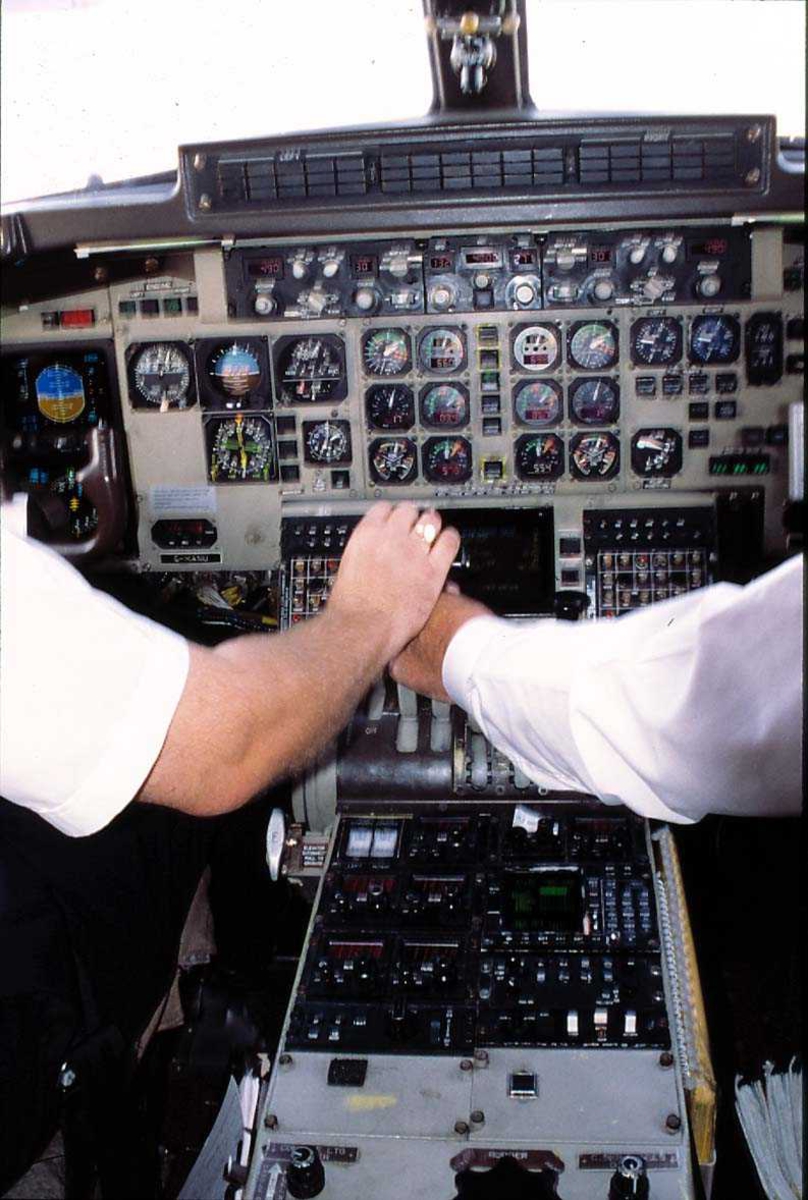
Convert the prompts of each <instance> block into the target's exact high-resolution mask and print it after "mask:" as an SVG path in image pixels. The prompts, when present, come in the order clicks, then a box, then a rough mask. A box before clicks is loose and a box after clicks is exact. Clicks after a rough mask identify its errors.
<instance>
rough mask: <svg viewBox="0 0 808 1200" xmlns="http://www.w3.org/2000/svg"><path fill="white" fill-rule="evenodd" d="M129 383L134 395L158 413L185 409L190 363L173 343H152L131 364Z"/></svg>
mask: <svg viewBox="0 0 808 1200" xmlns="http://www.w3.org/2000/svg"><path fill="white" fill-rule="evenodd" d="M131 371H132V381H133V383H134V388H135V391H136V393H137V395H138V396H139V397H140V398H141V400H145V402H146V403H147V404H153V405H154V406H155V407H156V408H159V409H160V412H165V411H166V409H169V408H187V407H188V406H189V404H192V403H193V397H192V396H191V363H190V360H189V359H188V357H187V356H186V354H185V351H184V350H183V349H181V348H180V347H179V346H178V345H177V344H176V343H175V342H153V343H152V344H151V345H150V346H144V347H143V348H142V349H141V350H140V351H139V352H138V353H137V354H136V355H135V358H134V360H133V362H132V367H131Z"/></svg>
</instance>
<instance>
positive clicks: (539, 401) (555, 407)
mask: <svg viewBox="0 0 808 1200" xmlns="http://www.w3.org/2000/svg"><path fill="white" fill-rule="evenodd" d="M513 414H514V416H515V417H516V420H517V421H518V422H519V423H520V425H553V424H555V422H556V421H557V420H558V419H559V417H560V416H561V388H560V387H559V385H558V384H557V383H553V382H552V381H551V380H549V379H547V380H544V379H536V380H532V379H531V380H528V381H527V382H525V383H523V384H521V385H520V386H519V388H518V389H517V391H516V393H515V395H514V398H513Z"/></svg>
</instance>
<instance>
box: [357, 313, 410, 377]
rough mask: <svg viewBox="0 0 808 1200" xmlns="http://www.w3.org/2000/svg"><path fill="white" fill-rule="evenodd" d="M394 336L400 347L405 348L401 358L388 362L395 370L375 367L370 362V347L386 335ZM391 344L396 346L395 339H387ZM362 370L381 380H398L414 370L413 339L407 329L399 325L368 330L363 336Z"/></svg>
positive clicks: (391, 359) (381, 326)
mask: <svg viewBox="0 0 808 1200" xmlns="http://www.w3.org/2000/svg"><path fill="white" fill-rule="evenodd" d="M389 334H394V335H396V340H397V342H398V345H399V346H400V347H402V348H403V350H404V354H403V357H401V358H392V357H391V358H390V359H389V360H386V361H387V362H388V363H389V365H390V366H391V368H392V367H395V369H390V370H386V369H385V366H384V365H382V366H381V367H378V366H377V367H374V366H373V365H372V363H371V362H370V361H369V360H368V355H369V347H371V346H372V345H373V343H374V342H375V341H379V340H382V339H384V337H385V335H389ZM387 341H388V343H389V344H395V340H394V339H393V338H389V337H388V338H387ZM362 370H363V371H364V373H365V374H366V375H370V376H372V377H374V378H379V379H398V378H399V377H400V376H401V375H406V374H407V373H408V372H409V371H411V370H412V338H411V337H410V335H409V333H408V332H407V330H406V329H402V328H401V327H400V326H398V325H380V326H379V327H378V328H376V329H368V330H367V331H366V332H365V333H364V334H363V335H362Z"/></svg>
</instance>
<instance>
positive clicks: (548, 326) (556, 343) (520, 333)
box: [511, 321, 562, 375]
mask: <svg viewBox="0 0 808 1200" xmlns="http://www.w3.org/2000/svg"><path fill="white" fill-rule="evenodd" d="M537 334H542V335H543V336H544V337H545V338H546V339H547V341H549V342H550V343H551V345H552V347H553V351H552V353H551V354H550V356H549V357H548V359H547V361H546V362H540V363H530V362H527V361H526V360H525V345H526V343H527V341H528V339H529V338H530V337H535V336H536V335H537ZM561 354H562V337H561V328H560V326H559V325H557V324H555V323H550V322H539V321H531V322H529V323H525V324H522V325H515V326H514V327H513V329H512V331H511V367H512V369H513V370H514V371H529V372H530V374H531V375H539V374H541V373H543V372H545V371H553V370H555V368H556V367H558V366H560V364H561Z"/></svg>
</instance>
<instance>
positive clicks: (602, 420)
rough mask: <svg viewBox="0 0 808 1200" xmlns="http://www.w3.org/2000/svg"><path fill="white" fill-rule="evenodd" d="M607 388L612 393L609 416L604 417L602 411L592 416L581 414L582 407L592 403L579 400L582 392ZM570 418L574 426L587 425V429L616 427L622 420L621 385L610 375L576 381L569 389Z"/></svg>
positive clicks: (587, 377)
mask: <svg viewBox="0 0 808 1200" xmlns="http://www.w3.org/2000/svg"><path fill="white" fill-rule="evenodd" d="M593 386H594V387H595V388H598V387H605V388H606V389H607V390H608V392H609V393H610V401H611V403H610V407H609V408H608V410H607V414H606V415H605V416H604V415H603V413H602V410H599V411H598V412H596V413H593V414H592V415H591V416H584V415H583V413H582V412H581V406H582V405H584V404H586V403H592V401H591V400H590V401H587V400H582V399H579V397H580V395H581V393H582V392H587V391H589V390H590V389H591V388H592V387H593ZM567 395H568V403H569V417H570V420H571V421H572V422H573V424H574V425H585V426H587V427H590V426H593V425H616V424H617V422H618V421H619V419H620V384H619V383H618V381H617V379H615V378H613V377H612V376H610V375H587V376H586V377H584V378H582V379H575V380H574V381H573V382H572V383H571V384H570V386H569V389H568V393H567Z"/></svg>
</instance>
